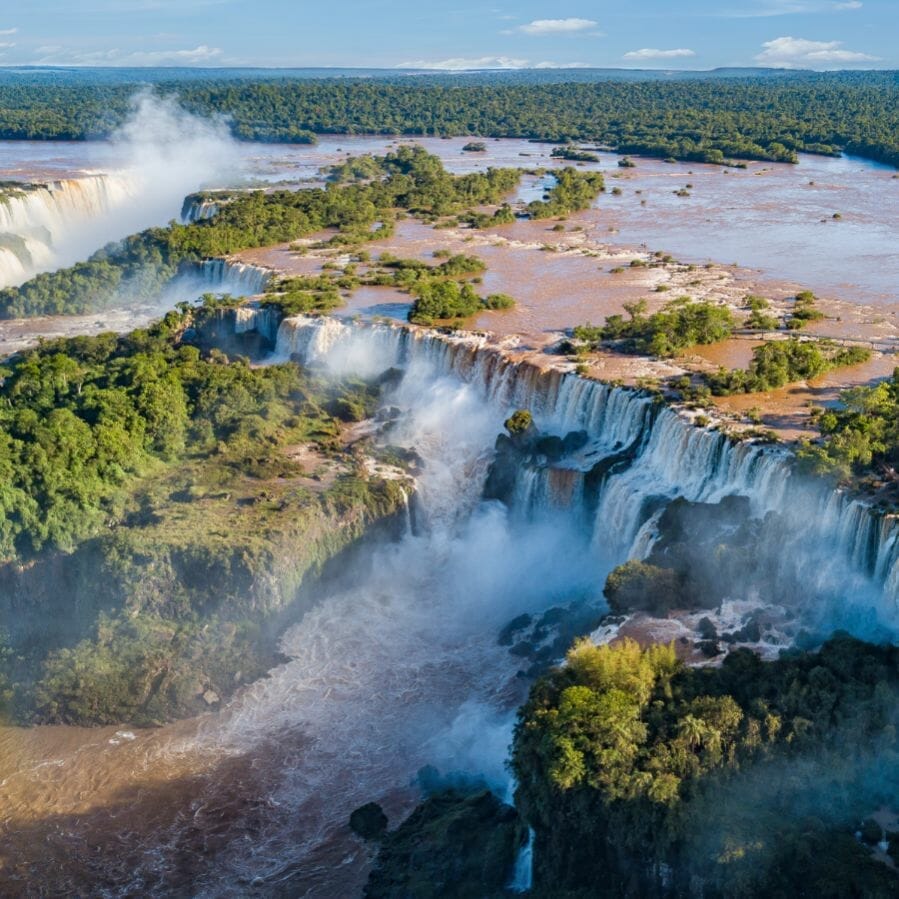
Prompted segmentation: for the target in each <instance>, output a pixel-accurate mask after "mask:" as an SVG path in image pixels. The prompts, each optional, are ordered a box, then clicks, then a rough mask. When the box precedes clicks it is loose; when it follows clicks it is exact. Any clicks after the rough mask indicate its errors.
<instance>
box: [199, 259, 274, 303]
mask: <svg viewBox="0 0 899 899" xmlns="http://www.w3.org/2000/svg"><path fill="white" fill-rule="evenodd" d="M199 276H200V280H201V282H202V284H203V285H204V286H206V287H207V290H208V291H209V292H210V293H230V294H231V295H232V296H236V297H251V296H256V295H257V294H260V293H262V292H263V291H264V290H265V285H266V284H267V283H268V280H269V278H270V277H271V272H270V271H269V270H268V269H265V268H262V267H261V266H258V265H250V264H248V263H245V262H231V261H229V260H227V259H206V260H205V261H203V262H201V263H200V264H199Z"/></svg>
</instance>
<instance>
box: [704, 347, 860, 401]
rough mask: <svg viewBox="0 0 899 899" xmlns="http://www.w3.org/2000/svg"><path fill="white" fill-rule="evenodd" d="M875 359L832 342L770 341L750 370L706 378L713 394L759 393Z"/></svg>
mask: <svg viewBox="0 0 899 899" xmlns="http://www.w3.org/2000/svg"><path fill="white" fill-rule="evenodd" d="M870 358H871V351H870V350H869V349H866V348H865V347H859V346H850V347H840V346H838V345H837V344H836V343H834V342H833V341H831V340H814V341H813V340H798V339H797V338H791V339H790V340H769V341H766V342H765V343H763V344H762V345H761V346H757V347H755V348H754V349H753V351H752V362H750V363H749V368H747V369H736V370H733V371H728V370H727V369H724V368H721V369H719V370H718V371H717V372H716V373H715V374H711V375H706V382H707V383H708V385H709V387H710V388H711V390H712V393H714V394H716V395H718V396H726V395H728V394H731V393H756V392H758V391H762V390H773V389H774V388H777V387H783V386H785V385H786V384H792V383H793V382H795V381H808V380H809V379H811V378H815V377H817V376H818V375H822V374H824V373H825V372H827V371H830V370H831V369H834V368H841V367H842V366H845V365H859V364H860V363H862V362H867V361H868V360H869V359H870Z"/></svg>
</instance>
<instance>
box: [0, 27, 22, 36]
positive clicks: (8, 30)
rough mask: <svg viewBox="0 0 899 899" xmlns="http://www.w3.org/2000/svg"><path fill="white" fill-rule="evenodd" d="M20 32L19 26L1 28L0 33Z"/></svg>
mask: <svg viewBox="0 0 899 899" xmlns="http://www.w3.org/2000/svg"><path fill="white" fill-rule="evenodd" d="M18 33H19V29H18V28H0V34H2V35H7V34H18Z"/></svg>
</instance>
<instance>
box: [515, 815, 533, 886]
mask: <svg viewBox="0 0 899 899" xmlns="http://www.w3.org/2000/svg"><path fill="white" fill-rule="evenodd" d="M533 882H534V829H533V828H532V827H529V828H528V840H527V842H526V843H525V844H524V845H523V846H522V847H521V849H519V851H518V857H517V858H516V859H515V870H514V872H513V873H512V880H511V881H510V882H509V889H510V890H511V891H512V892H513V893H526V892H528V890H530V888H531V886H532V885H533Z"/></svg>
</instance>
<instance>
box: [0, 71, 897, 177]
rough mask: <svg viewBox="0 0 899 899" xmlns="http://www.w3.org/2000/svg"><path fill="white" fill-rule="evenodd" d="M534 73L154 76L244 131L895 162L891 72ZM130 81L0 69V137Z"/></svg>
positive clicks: (105, 99)
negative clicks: (561, 76) (657, 76)
mask: <svg viewBox="0 0 899 899" xmlns="http://www.w3.org/2000/svg"><path fill="white" fill-rule="evenodd" d="M567 77H568V81H567V82H555V83H553V82H550V83H546V82H543V81H540V80H537V79H534V80H528V79H527V78H525V77H520V78H511V77H505V78H499V77H489V76H480V77H468V78H460V77H456V78H449V77H438V76H428V77H410V76H404V77H402V78H400V77H397V78H393V79H391V78H365V79H357V78H340V79H320V80H309V79H307V80H297V79H290V78H283V79H274V80H272V79H268V80H264V79H261V78H257V79H255V80H239V79H235V78H230V79H225V78H221V79H219V80H215V79H214V78H210V79H209V80H206V81H202V80H198V79H197V78H191V79H185V78H181V79H180V80H177V79H176V80H171V81H165V82H163V83H159V84H157V86H156V90H158V91H160V92H161V93H163V94H169V95H177V96H178V97H179V99H180V101H181V102H182V103H183V104H184V106H185V107H186V108H188V109H190V110H193V111H195V112H198V113H200V114H203V115H210V114H213V113H221V114H223V115H225V116H227V117H228V118H229V119H230V122H231V128H232V130H233V133H234V134H235V135H236V136H237V137H238V138H241V139H243V140H264V141H280V142H298V141H313V140H314V139H315V135H317V134H328V133H333V134H362V133H374V134H406V135H478V136H485V137H486V136H490V137H519V138H530V139H539V140H550V141H560V142H566V141H571V140H578V141H592V142H600V143H603V144H607V145H610V146H613V147H616V148H617V149H619V150H620V151H622V152H626V153H644V154H649V155H656V156H662V157H668V156H671V157H676V158H679V159H688V160H699V161H707V162H722V161H724V160H725V159H728V158H734V157H742V158H755V159H768V160H780V161H792V160H794V159H795V154H796V153H797V152H800V151H807V152H812V153H825V154H834V153H838V152H840V151H845V152H848V153H853V154H857V155H861V156H865V157H867V158H870V159H875V160H880V161H882V162H888V163H891V164H894V165H899V77H897V75H896V73H894V72H864V73H862V72H838V73H821V74H815V73H800V74H794V75H791V76H786V75H783V76H781V77H772V76H770V75H769V76H767V77H761V75H759V76H755V77H753V76H748V77H728V78H713V77H697V78H696V79H695V80H681V79H678V80H668V81H663V80H642V81H640V80H636V81H635V80H629V79H627V78H625V77H624V76H620V78H619V80H594V81H592V82H590V81H588V80H582V79H580V78H575V77H574V76H571V75H569V76H567ZM136 87H137V83H135V84H110V83H101V82H100V81H95V82H90V81H85V80H82V81H81V82H77V83H76V82H75V81H73V80H71V79H66V78H60V79H58V80H49V81H48V79H46V78H40V77H38V76H37V75H32V76H29V75H27V74H22V75H21V76H20V78H19V79H18V80H15V81H13V80H6V79H4V80H0V138H5V139H29V140H33V139H64V140H83V139H88V138H95V137H102V136H104V135H106V134H109V133H110V132H111V131H112V130H113V129H114V128H115V127H116V125H117V124H119V123H120V122H121V121H122V120H123V118H124V117H125V115H126V114H127V110H128V108H129V100H130V97H131V96H132V94H133V93H134V91H135V89H136Z"/></svg>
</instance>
